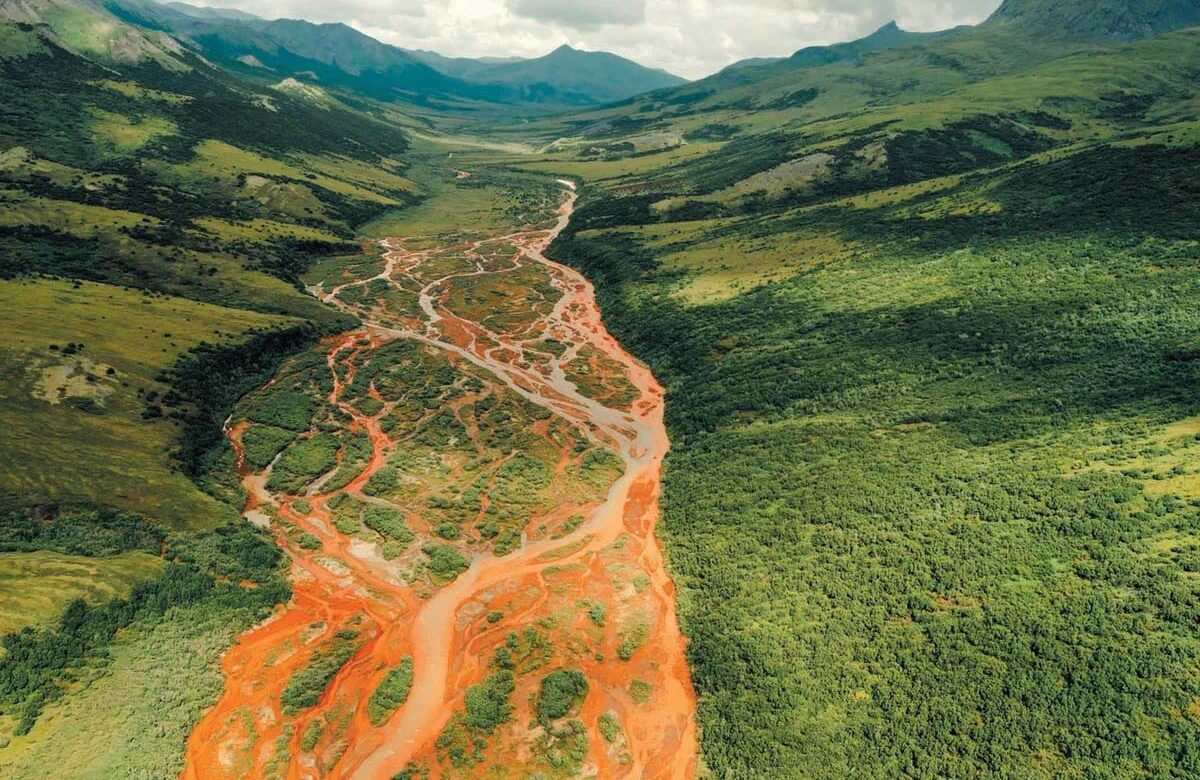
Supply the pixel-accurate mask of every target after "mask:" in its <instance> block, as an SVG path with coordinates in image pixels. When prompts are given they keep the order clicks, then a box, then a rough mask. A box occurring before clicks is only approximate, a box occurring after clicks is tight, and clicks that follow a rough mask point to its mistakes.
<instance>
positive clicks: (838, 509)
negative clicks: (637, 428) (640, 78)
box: [538, 3, 1200, 778]
mask: <svg viewBox="0 0 1200 780" xmlns="http://www.w3.org/2000/svg"><path fill="white" fill-rule="evenodd" d="M1015 5H1016V4H1015V3H1013V4H1010V6H1015ZM1025 5H1036V6H1037V7H1038V8H1039V9H1042V10H1046V12H1047V13H1051V14H1058V13H1064V14H1065V13H1073V12H1074V11H1070V10H1062V7H1066V6H1070V5H1071V4H1050V3H1044V4H1042V3H1027V4H1025ZM1104 8H1108V7H1107V6H1104ZM1076 10H1078V11H1079V12H1080V13H1086V14H1087V15H1088V16H1087V18H1088V19H1092V18H1093V17H1091V16H1090V14H1091V13H1092V11H1093V10H1094V8H1093V6H1091V5H1089V6H1088V7H1087V8H1084V7H1083V6H1082V5H1080V6H1079V8H1078V9H1076ZM1109 10H1111V9H1109ZM1040 12H1041V11H1039V12H1038V13H1040ZM1131 13H1134V12H1132V11H1131ZM1039 18H1040V17H1039ZM1059 21H1060V22H1061V19H1059ZM1156 23H1157V22H1156ZM1114 24H1115V23H1114ZM1121 24H1124V22H1122V23H1121ZM1060 26H1061V27H1062V29H1063V31H1064V32H1063V36H1066V35H1067V34H1068V33H1067V32H1066V31H1067V30H1068V29H1070V30H1074V29H1075V26H1074V25H1070V24H1062V25H1060ZM1119 26H1120V25H1116V27H1119ZM1116 27H1114V28H1113V29H1115V28H1116ZM889 34H890V33H889ZM1038 35H1043V36H1044V35H1047V32H1046V30H1044V29H1043V30H1042V31H1041V32H1039V33H1038ZM1035 40H1036V43H1035ZM1092 45H1093V44H1091V43H1089V44H1088V46H1092ZM1081 46H1082V44H1080V43H1079V41H1078V40H1071V41H1064V40H1062V39H1061V37H1057V36H1054V35H1052V36H1051V37H1049V38H1037V39H1035V38H1033V37H1031V36H1030V35H1029V34H1028V33H1027V31H1026V30H1024V29H1022V28H1021V27H1020V25H1010V24H989V25H985V26H983V27H981V28H979V29H976V30H968V31H960V32H957V33H955V34H953V35H951V36H947V37H944V38H940V39H937V40H932V41H928V40H909V41H907V42H906V43H905V44H904V46H902V47H899V48H896V47H890V48H887V49H886V50H878V51H875V52H872V53H869V54H866V55H855V56H854V58H853V62H850V61H847V62H844V63H839V62H836V61H831V60H828V59H827V60H826V62H825V63H824V64H822V63H819V62H816V61H814V60H812V59H806V58H808V55H804V56H801V55H799V54H798V55H797V57H795V58H792V60H791V61H788V62H784V63H778V64H774V65H769V66H765V67H761V68H749V69H747V70H746V71H733V72H731V73H730V74H724V75H722V76H719V77H714V79H711V80H708V81H707V82H700V83H699V84H694V85H689V86H687V87H684V88H682V89H680V90H675V91H672V92H670V93H664V94H660V95H655V96H650V97H645V98H638V99H635V100H634V101H630V103H629V104H627V105H625V106H620V107H616V108H612V109H606V110H604V111H602V112H596V113H594V114H592V115H590V116H589V117H584V119H592V120H595V121H601V120H604V121H607V122H608V123H609V124H608V127H609V128H610V131H609V132H607V133H604V137H603V138H602V139H594V138H593V139H588V140H587V141H583V140H578V139H576V140H573V141H571V142H570V143H564V144H560V145H558V147H556V148H555V149H553V150H551V152H550V153H549V154H548V155H547V158H548V159H546V160H545V161H543V162H541V163H539V164H538V165H539V168H541V169H542V170H553V171H556V172H559V171H560V172H564V173H566V172H574V173H577V174H578V175H581V176H584V177H585V178H588V179H589V181H588V182H587V183H585V186H584V188H583V196H582V203H581V208H580V210H579V211H578V212H577V214H576V217H575V219H574V220H573V223H572V227H571V229H570V230H569V231H568V232H567V234H565V235H564V236H563V237H562V238H561V239H560V240H559V242H558V243H557V244H556V245H555V246H554V247H553V248H552V250H551V252H550V254H551V255H552V256H553V257H555V258H556V259H559V260H561V261H565V262H569V263H571V264H573V265H575V266H576V267H577V268H579V269H580V270H581V271H583V273H584V274H585V275H586V276H588V277H589V278H590V279H592V280H594V281H595V282H596V283H597V288H598V293H599V296H600V299H601V305H602V308H603V310H604V312H605V319H606V323H607V324H608V326H609V328H610V330H612V331H613V332H614V334H615V335H616V336H617V338H618V339H619V340H620V341H621V342H622V343H623V344H624V345H626V346H627V347H628V348H630V349H631V351H633V352H634V353H635V354H636V355H638V356H639V357H641V358H642V359H645V360H646V361H647V362H648V363H649V364H650V365H651V367H652V368H653V370H654V372H655V374H656V375H657V376H658V377H659V379H660V380H662V381H663V382H664V384H665V385H666V386H667V390H668V396H667V422H668V427H669V431H670V434H671V439H672V449H671V453H670V455H669V456H668V460H667V463H666V471H665V486H664V498H663V509H664V525H663V533H664V538H665V546H666V552H667V557H668V561H669V564H670V566H671V569H672V572H673V575H674V577H675V580H676V582H677V584H678V586H679V588H680V600H679V608H680V617H681V621H682V623H683V627H684V630H685V632H686V633H687V634H688V636H689V637H690V646H689V653H690V661H691V664H692V670H693V675H694V680H695V683H696V686H697V689H698V692H699V694H700V722H701V733H702V735H703V736H702V738H703V743H702V747H703V751H704V759H705V763H706V765H707V766H708V768H709V769H710V770H711V771H712V773H713V775H714V776H717V777H739V778H741V777H746V778H760V777H761V778H767V777H769V778H793V777H795V778H799V777H804V778H826V777H827V778H841V777H848V776H853V777H863V778H876V777H878V778H892V777H898V776H907V777H954V778H958V777H979V776H1014V777H1017V776H1019V777H1085V776H1097V777H1101V776H1103V777H1116V776H1130V777H1132V776H1145V777H1179V778H1182V777H1188V776H1190V775H1192V774H1194V773H1195V771H1196V763H1195V762H1196V759H1195V755H1194V751H1193V749H1192V747H1191V745H1192V744H1193V743H1194V739H1195V736H1196V733H1197V732H1196V729H1197V724H1198V723H1200V721H1197V719H1196V718H1195V717H1194V709H1190V708H1194V702H1195V701H1197V696H1198V694H1200V688H1198V687H1197V684H1196V682H1195V679H1194V669H1195V666H1196V664H1197V662H1198V661H1200V646H1197V645H1196V644H1195V642H1194V641H1193V640H1192V637H1191V628H1190V627H1191V626H1192V625H1193V623H1194V621H1195V620H1196V613H1195V610H1194V608H1193V606H1192V605H1194V604H1195V603H1196V595H1197V594H1196V588H1197V581H1196V579H1195V577H1194V570H1195V557H1194V550H1195V549H1196V548H1195V545H1196V544H1197V538H1196V534H1197V527H1196V523H1195V502H1196V501H1197V500H1198V499H1200V488H1198V486H1200V482H1198V481H1197V472H1196V469H1195V467H1194V465H1192V463H1191V462H1190V461H1189V457H1190V455H1189V453H1192V452H1193V448H1194V446H1195V441H1196V440H1195V438H1194V430H1193V426H1194V424H1195V419H1196V416H1197V414H1200V407H1197V405H1196V403H1195V399H1194V398H1193V397H1192V396H1191V394H1190V393H1189V391H1188V388H1190V387H1192V386H1193V385H1194V382H1195V381H1196V374H1195V362H1194V360H1193V358H1194V355H1195V344H1196V343H1198V341H1200V319H1197V317H1196V316H1195V315H1194V311H1193V309H1194V307H1193V306H1192V305H1191V303H1190V301H1191V300H1192V298H1193V297H1194V296H1195V295H1196V294H1197V292H1200V291H1198V290H1196V289H1195V285H1194V284H1193V279H1192V277H1193V274H1192V273H1191V271H1190V270H1189V269H1190V267H1191V265H1192V260H1193V259H1194V252H1195V246H1196V241H1197V240H1198V239H1200V235H1198V234H1197V232H1196V227H1195V226H1196V224H1200V223H1197V222H1196V219H1197V217H1198V216H1200V214H1198V213H1197V211H1196V208H1195V204H1196V202H1197V200H1196V197H1195V187H1194V184H1192V183H1189V182H1192V181H1193V180H1194V178H1195V177H1196V175H1197V174H1198V173H1200V154H1198V152H1197V146H1196V144H1197V142H1198V141H1200V121H1198V117H1197V115H1196V112H1195V110H1194V103H1193V101H1194V99H1195V83H1194V80H1193V79H1192V75H1191V69H1190V66H1188V65H1186V64H1185V63H1187V62H1189V61H1193V60H1194V57H1195V56H1196V52H1197V47H1198V46H1200V36H1198V35H1197V34H1196V32H1195V31H1194V30H1188V31H1183V32H1178V33H1171V34H1168V35H1164V36H1161V37H1158V38H1152V39H1150V40H1146V41H1142V42H1139V43H1134V44H1131V45H1127V46H1112V45H1106V46H1104V47H1100V48H1089V49H1088V53H1087V54H1086V55H1082V54H1077V52H1079V51H1080V47H1081ZM813 56H814V57H815V56H816V55H815V53H813ZM830 63H831V64H830ZM704 92H707V94H703V95H702V94H701V93H704ZM802 93H803V94H802ZM789 95H790V96H792V98H789V99H790V100H791V103H792V104H790V105H784V104H783V103H782V102H780V101H781V100H782V99H783V98H787V97H788V96H789ZM691 97H695V100H694V101H693V100H689V98H691ZM552 124H553V123H551V122H547V123H545V124H544V126H545V127H547V129H548V137H549V136H553V137H564V136H568V135H569V133H568V132H565V130H566V128H564V127H563V126H562V125H561V124H560V125H557V126H555V127H554V128H553V129H552V130H551V129H549V128H550V127H551V125H552ZM581 124H582V122H581ZM646 126H653V127H654V128H655V130H656V131H657V132H672V131H674V132H678V133H680V134H681V135H685V134H687V133H689V132H692V131H693V130H699V129H700V128H704V127H708V128H710V130H709V131H706V133H708V134H709V135H710V136H711V137H713V138H714V140H713V141H712V143H713V144H714V145H713V146H711V147H709V148H707V149H704V150H698V149H697V148H696V147H697V146H699V144H691V145H690V146H689V147H688V148H687V151H686V155H687V156H680V155H684V154H685V152H682V151H681V152H680V153H679V155H675V156H672V155H669V154H663V153H659V154H655V155H647V156H639V157H629V156H628V155H627V154H626V153H624V152H613V153H611V154H610V153H607V152H606V153H605V154H606V155H607V156H606V157H605V158H604V159H595V155H591V156H589V151H588V150H589V148H590V147H591V146H592V145H595V144H596V143H597V141H598V140H603V141H605V142H607V143H617V142H619V141H621V140H622V139H624V138H626V137H628V136H631V135H634V134H636V133H640V132H644V129H643V128H644V127H646ZM717 126H721V127H722V128H723V129H722V130H721V132H719V133H716V132H715V131H712V130H711V128H713V127H717ZM572 144H574V145H572ZM606 177H607V178H606ZM647 628H648V627H647V625H646V624H645V623H644V622H640V623H639V621H638V620H637V616H636V615H630V616H626V617H624V618H623V619H622V624H621V639H620V645H619V648H618V655H620V656H621V657H622V658H628V657H631V656H632V657H633V658H635V659H636V657H637V655H636V650H637V647H638V646H639V644H640V641H641V640H640V638H644V636H645V631H646V630H647ZM643 686H644V684H639V683H635V684H634V686H632V687H631V691H630V692H631V695H632V696H633V697H634V698H635V700H637V701H642V702H644V701H648V700H649V698H650V696H651V695H652V694H651V691H649V690H648V688H646V687H643ZM1188 713H1191V714H1188Z"/></svg>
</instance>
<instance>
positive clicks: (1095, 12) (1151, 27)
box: [986, 0, 1200, 42]
mask: <svg viewBox="0 0 1200 780" xmlns="http://www.w3.org/2000/svg"><path fill="white" fill-rule="evenodd" d="M1196 25H1200V0H1004V4H1003V5H1001V6H1000V8H999V9H998V10H997V11H996V13H995V14H993V15H992V17H991V18H990V19H989V20H988V21H987V22H986V26H992V27H1002V26H1007V27H1010V28H1013V29H1017V30H1020V31H1022V32H1026V33H1030V34H1034V35H1042V36H1049V37H1054V38H1061V39H1065V40H1083V41H1096V42H1104V41H1111V42H1127V41H1135V40H1140V39H1142V38H1152V37H1154V36H1156V35H1161V34H1163V33H1166V32H1171V31H1173V30H1181V29H1184V28H1186V27H1193V26H1196Z"/></svg>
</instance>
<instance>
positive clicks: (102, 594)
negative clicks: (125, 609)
mask: <svg viewBox="0 0 1200 780" xmlns="http://www.w3.org/2000/svg"><path fill="white" fill-rule="evenodd" d="M161 568H162V559H161V558H157V557H155V556H153V555H147V554H146V553H126V554H124V555H117V556H113V557H109V558H93V557H89V556H86V555H63V554H61V553H54V552H47V551H44V550H38V551H36V552H6V553H0V604H2V605H3V606H2V607H0V634H7V633H10V632H13V631H20V630H21V629H22V628H24V627H25V626H28V625H36V624H39V623H45V622H49V621H51V620H54V619H55V618H56V617H58V616H59V614H60V613H61V612H62V609H63V607H64V606H65V605H66V603H67V602H69V601H70V600H71V599H74V598H84V599H86V600H87V601H89V602H92V603H100V602H105V601H110V600H112V599H114V598H119V597H124V596H127V595H129V591H130V589H131V588H132V587H133V583H134V582H137V581H138V580H144V579H149V578H151V577H153V576H154V575H155V574H157V573H158V570H159V569H161Z"/></svg>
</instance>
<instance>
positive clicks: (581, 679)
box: [537, 669, 588, 728]
mask: <svg viewBox="0 0 1200 780" xmlns="http://www.w3.org/2000/svg"><path fill="white" fill-rule="evenodd" d="M587 692H588V681H587V677H586V676H585V675H584V674H583V672H581V671H579V670H578V669H558V670H555V671H553V672H551V673H550V674H548V675H546V676H545V677H543V678H542V683H541V687H540V688H539V690H538V697H537V718H538V722H539V723H541V724H542V725H543V726H546V727H547V728H549V726H550V724H551V723H552V722H553V721H556V720H558V719H559V718H565V717H566V716H567V715H569V714H570V713H571V712H573V711H574V710H575V709H576V708H577V707H578V706H579V705H580V704H581V703H582V702H583V700H584V698H585V697H586V696H587Z"/></svg>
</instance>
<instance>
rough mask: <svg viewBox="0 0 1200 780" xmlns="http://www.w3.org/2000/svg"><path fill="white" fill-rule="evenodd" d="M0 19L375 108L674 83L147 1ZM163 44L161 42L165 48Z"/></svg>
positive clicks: (580, 63) (2, 14) (590, 57)
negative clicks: (289, 83) (182, 53)
mask: <svg viewBox="0 0 1200 780" xmlns="http://www.w3.org/2000/svg"><path fill="white" fill-rule="evenodd" d="M0 18H8V19H11V20H13V21H22V22H27V23H45V24H47V25H49V26H50V27H51V28H56V29H59V30H60V31H61V32H62V33H63V34H64V35H66V36H67V37H70V36H71V35H72V34H73V33H74V32H75V31H78V30H99V29H101V28H104V29H109V30H115V33H111V32H110V33H108V34H107V35H100V34H93V33H92V32H87V33H83V34H80V35H78V36H77V37H78V38H80V39H81V40H78V41H75V43H77V44H79V45H81V46H82V47H84V48H85V49H88V48H91V49H92V50H94V47H95V46H96V45H97V44H96V41H99V40H101V39H103V38H105V37H108V38H114V37H115V38H116V39H118V40H120V41H122V42H121V43H113V44H112V45H110V47H109V49H110V50H109V51H108V52H107V56H110V57H112V58H114V59H116V60H122V59H124V60H129V59H134V60H136V59H138V58H143V57H150V56H153V57H154V58H156V59H159V60H163V59H164V58H168V59H169V58H171V57H173V56H175V55H177V54H178V51H174V50H178V49H188V50H190V51H193V52H195V53H196V54H198V55H200V56H203V57H204V58H205V59H207V60H208V61H210V62H213V63H218V64H220V65H222V66H224V67H226V68H229V69H230V70H231V71H233V72H235V73H237V74H238V75H240V76H242V77H243V78H247V79H251V80H254V81H259V82H262V83H275V82H279V81H282V80H284V79H296V80H299V81H301V82H303V83H308V84H310V85H312V86H315V87H318V88H321V89H338V90H345V91H348V92H351V93H354V94H358V95H360V96H364V97H367V98H370V99H374V100H381V101H398V102H406V103H412V104H418V105H439V106H441V107H443V108H453V107H460V108H472V109H476V110H477V109H479V108H481V107H485V106H487V105H489V104H491V105H507V106H512V105H521V106H526V107H528V108H531V109H537V108H541V109H548V108H562V107H567V106H579V105H595V104H599V103H606V102H612V101H615V100H620V99H624V98H627V97H630V96H632V95H634V94H637V93H639V92H645V91H648V90H652V89H658V88H660V87H666V86H674V85H678V84H681V83H683V79H680V78H678V77H676V76H672V75H671V74H668V73H666V72H664V71H660V70H655V69H651V68H645V67H642V66H640V65H637V64H636V63H633V62H631V61H629V60H626V59H624V58H621V57H618V56H616V55H613V54H607V53H604V52H584V51H579V50H577V49H573V48H571V47H569V46H563V47H560V48H559V49H556V50H555V51H553V52H551V53H550V54H547V55H546V56H544V57H539V58H535V59H529V60H511V61H500V62H497V61H494V60H488V59H482V60H468V59H455V58H447V57H441V56H439V55H436V54H432V53H429V52H410V51H406V50H404V49H401V48H397V47H395V46H390V45H388V44H384V43H381V42H379V41H376V40H375V39H373V38H371V37H369V36H367V35H364V34H363V33H360V32H358V31H357V30H355V29H353V28H351V27H348V26H347V25H344V24H313V23H311V22H306V21H301V20H295V19H276V20H265V19H260V18H258V17H255V16H253V15H251V14H247V13H244V12H240V11H235V10H229V9H210V8H202V7H199V6H191V5H187V4H184V3H168V4H159V3H155V2H152V0H12V2H6V3H5V4H4V5H3V6H2V7H0ZM168 40H169V43H168V42H167V41H168Z"/></svg>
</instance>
